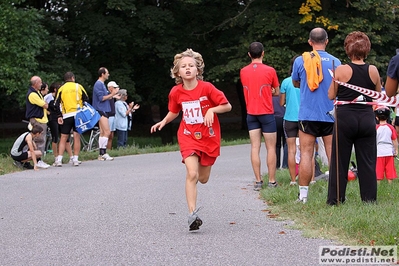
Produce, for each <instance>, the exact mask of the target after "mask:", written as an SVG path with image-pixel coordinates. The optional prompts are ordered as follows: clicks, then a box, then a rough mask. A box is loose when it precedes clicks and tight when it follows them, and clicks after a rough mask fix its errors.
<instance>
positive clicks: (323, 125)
mask: <svg viewBox="0 0 399 266" xmlns="http://www.w3.org/2000/svg"><path fill="white" fill-rule="evenodd" d="M333 129H334V123H332V122H319V121H305V120H302V121H299V130H300V131H302V132H304V133H306V134H309V135H312V136H315V137H324V136H329V135H332V133H333Z"/></svg>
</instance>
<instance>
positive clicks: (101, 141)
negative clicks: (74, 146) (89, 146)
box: [98, 137, 108, 149]
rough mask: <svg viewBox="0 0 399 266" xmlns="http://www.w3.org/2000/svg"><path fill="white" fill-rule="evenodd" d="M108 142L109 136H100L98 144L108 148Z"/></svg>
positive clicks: (100, 146) (102, 147)
mask: <svg viewBox="0 0 399 266" xmlns="http://www.w3.org/2000/svg"><path fill="white" fill-rule="evenodd" d="M107 143H108V138H107V137H99V138H98V146H99V148H100V149H106V148H107Z"/></svg>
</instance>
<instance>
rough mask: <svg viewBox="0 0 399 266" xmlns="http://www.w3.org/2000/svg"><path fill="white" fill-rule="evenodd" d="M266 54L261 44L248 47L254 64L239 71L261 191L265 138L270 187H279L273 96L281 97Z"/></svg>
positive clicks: (255, 168) (275, 75)
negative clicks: (263, 140) (261, 155)
mask: <svg viewBox="0 0 399 266" xmlns="http://www.w3.org/2000/svg"><path fill="white" fill-rule="evenodd" d="M264 54H265V51H264V48H263V45H262V44H261V43H260V42H253V43H251V45H250V46H249V52H248V55H249V57H250V58H251V61H252V62H251V63H250V64H249V65H247V66H246V67H244V68H242V69H241V71H240V78H241V83H242V86H243V90H244V97H245V102H246V107H247V125H248V130H249V138H250V140H251V163H252V168H253V171H254V174H255V178H256V182H255V188H254V189H255V190H260V189H261V188H262V185H263V180H262V176H261V172H260V165H261V163H260V156H259V154H260V147H261V140H262V135H263V138H264V139H265V144H266V150H267V168H268V175H269V183H268V186H269V187H276V186H277V182H276V139H277V136H276V131H277V129H276V121H275V118H274V110H273V101H272V96H273V95H279V91H280V89H279V86H280V83H279V81H278V78H277V73H276V70H275V69H274V68H272V67H270V66H268V65H265V64H263V63H262V60H263V56H264Z"/></svg>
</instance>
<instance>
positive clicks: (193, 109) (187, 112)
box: [182, 100, 204, 125]
mask: <svg viewBox="0 0 399 266" xmlns="http://www.w3.org/2000/svg"><path fill="white" fill-rule="evenodd" d="M182 107H183V119H184V122H186V124H190V125H194V124H202V123H204V117H203V116H202V111H201V105H200V102H199V101H198V100H197V101H190V102H183V103H182Z"/></svg>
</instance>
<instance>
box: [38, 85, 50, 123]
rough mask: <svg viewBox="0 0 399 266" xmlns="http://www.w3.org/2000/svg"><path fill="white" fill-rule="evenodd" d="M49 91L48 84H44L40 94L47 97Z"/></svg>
mask: <svg viewBox="0 0 399 266" xmlns="http://www.w3.org/2000/svg"><path fill="white" fill-rule="evenodd" d="M48 91H49V88H48V84H47V83H46V82H42V86H41V87H40V93H41V94H42V96H43V97H46V95H47V94H48ZM47 114H48V113H47ZM47 118H48V117H47Z"/></svg>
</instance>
